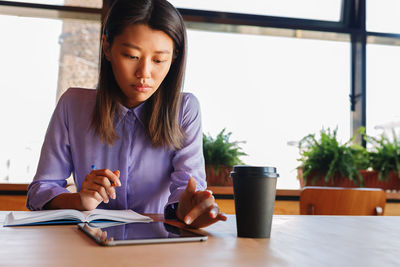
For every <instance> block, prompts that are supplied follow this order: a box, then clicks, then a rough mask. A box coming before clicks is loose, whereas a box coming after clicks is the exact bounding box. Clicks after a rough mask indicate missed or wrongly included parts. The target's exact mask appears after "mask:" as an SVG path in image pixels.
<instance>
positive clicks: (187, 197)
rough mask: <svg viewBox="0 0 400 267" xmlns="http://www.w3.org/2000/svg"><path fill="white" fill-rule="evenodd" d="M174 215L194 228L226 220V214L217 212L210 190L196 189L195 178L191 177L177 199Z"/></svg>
mask: <svg viewBox="0 0 400 267" xmlns="http://www.w3.org/2000/svg"><path fill="white" fill-rule="evenodd" d="M176 216H177V217H178V219H180V220H181V221H183V222H185V223H186V224H187V225H190V226H192V227H194V228H201V227H206V226H208V225H210V224H213V223H215V222H217V221H220V220H221V221H226V216H225V215H224V214H223V213H221V212H219V208H218V205H217V203H215V199H214V196H213V195H212V192H211V191H209V190H204V191H196V180H195V179H194V178H193V177H191V178H190V179H189V182H188V184H187V187H186V189H185V191H184V192H183V194H182V196H181V198H180V199H179V204H178V209H177V211H176Z"/></svg>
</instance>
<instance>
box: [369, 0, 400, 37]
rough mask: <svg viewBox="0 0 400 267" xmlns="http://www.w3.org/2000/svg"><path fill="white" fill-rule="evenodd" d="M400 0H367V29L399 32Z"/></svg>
mask: <svg viewBox="0 0 400 267" xmlns="http://www.w3.org/2000/svg"><path fill="white" fill-rule="evenodd" d="M399 14H400V1H398V0H384V1H382V0H367V30H368V31H372V32H386V33H400V27H399V24H400V17H399Z"/></svg>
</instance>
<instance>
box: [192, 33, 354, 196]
mask: <svg viewBox="0 0 400 267" xmlns="http://www.w3.org/2000/svg"><path fill="white" fill-rule="evenodd" d="M188 39H189V40H188V42H189V52H188V55H189V56H188V65H187V73H186V77H185V90H186V91H190V92H193V93H194V94H195V95H196V96H197V97H198V98H199V101H200V104H201V108H202V121H203V131H204V132H205V133H209V134H212V135H213V136H215V135H216V134H217V133H218V132H220V131H221V130H222V129H223V128H226V129H227V131H231V132H232V140H238V141H242V140H243V141H246V144H244V145H243V149H244V151H245V152H246V153H247V154H249V156H248V157H242V159H243V161H244V162H245V163H246V164H252V165H267V166H275V167H277V168H278V172H279V174H280V176H281V178H280V179H278V188H292V189H295V188H299V183H298V181H297V179H296V175H297V173H296V167H297V166H298V165H299V162H297V160H296V159H297V158H299V151H298V149H297V147H296V146H290V145H288V143H289V144H291V143H293V141H295V142H296V141H299V140H300V139H301V138H302V137H304V136H305V135H307V134H309V133H312V132H315V133H318V132H319V131H320V130H321V128H322V127H330V128H335V127H338V129H339V131H338V135H339V136H341V137H342V138H343V141H347V140H348V139H349V136H350V110H349V85H350V81H349V79H350V76H349V69H350V60H349V58H350V44H349V43H348V42H338V41H322V40H311V39H300V38H286V37H276V36H261V35H249V34H235V33H221V32H220V33H215V32H208V31H199V30H190V29H189V31H188ZM338 77H340V78H338Z"/></svg>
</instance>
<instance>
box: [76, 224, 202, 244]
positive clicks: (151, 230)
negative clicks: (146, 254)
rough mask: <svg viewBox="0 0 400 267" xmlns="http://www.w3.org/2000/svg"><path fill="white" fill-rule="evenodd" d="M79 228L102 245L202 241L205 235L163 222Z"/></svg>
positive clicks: (82, 225) (87, 225)
mask: <svg viewBox="0 0 400 267" xmlns="http://www.w3.org/2000/svg"><path fill="white" fill-rule="evenodd" d="M78 227H79V229H81V230H82V231H84V232H85V233H86V234H88V235H89V236H90V237H91V238H93V239H94V240H95V241H96V242H97V243H99V244H101V245H104V246H115V245H130V244H132V245H133V244H148V243H169V242H189V241H204V240H207V236H204V235H199V234H196V233H194V232H191V231H188V230H185V229H181V228H178V227H175V226H172V225H169V224H166V223H163V222H149V223H138V222H136V223H128V224H119V225H112V226H109V225H107V223H105V224H102V225H91V224H90V223H89V224H88V223H81V224H78Z"/></svg>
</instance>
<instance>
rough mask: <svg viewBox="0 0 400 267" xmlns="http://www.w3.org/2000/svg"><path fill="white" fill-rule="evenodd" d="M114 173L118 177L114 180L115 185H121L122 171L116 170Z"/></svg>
mask: <svg viewBox="0 0 400 267" xmlns="http://www.w3.org/2000/svg"><path fill="white" fill-rule="evenodd" d="M113 173H114V174H115V176H117V179H116V180H115V182H114V186H121V181H120V180H119V177H120V176H121V172H120V171H119V170H115V171H114V172H113Z"/></svg>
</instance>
